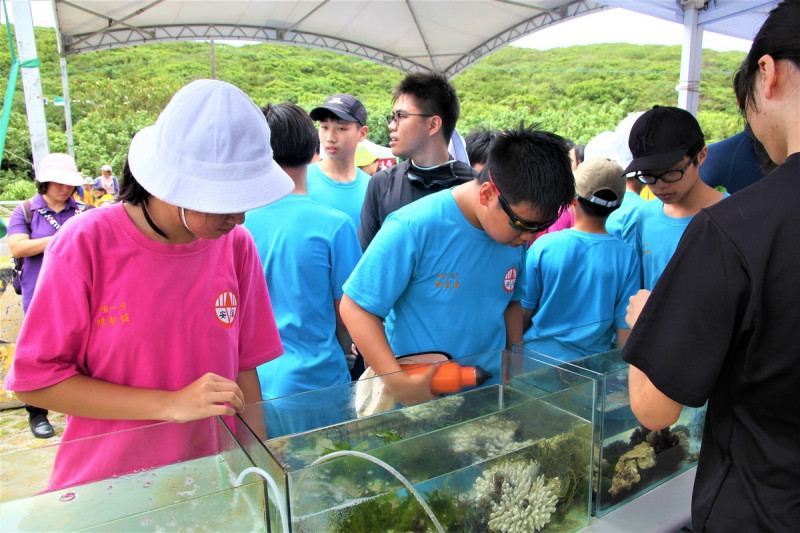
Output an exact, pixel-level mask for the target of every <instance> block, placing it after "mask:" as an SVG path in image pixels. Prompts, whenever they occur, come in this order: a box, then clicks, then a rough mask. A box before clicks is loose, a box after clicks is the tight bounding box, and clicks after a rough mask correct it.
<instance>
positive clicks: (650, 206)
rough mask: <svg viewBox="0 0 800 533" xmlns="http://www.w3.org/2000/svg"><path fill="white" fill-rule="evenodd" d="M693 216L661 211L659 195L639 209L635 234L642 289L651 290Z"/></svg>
mask: <svg viewBox="0 0 800 533" xmlns="http://www.w3.org/2000/svg"><path fill="white" fill-rule="evenodd" d="M692 218H694V217H693V216H691V217H681V218H676V217H671V216H669V215H667V214H666V213H664V202H662V201H661V200H659V199H658V198H654V199H653V200H650V201H649V202H647V203H646V204H644V205H643V206H641V207H640V208H639V209H638V215H637V217H636V224H635V231H634V234H635V235H636V240H635V243H636V250H637V251H638V252H639V254H640V255H639V257H640V258H641V260H642V288H643V289H647V290H649V291H652V290H653V287H655V286H656V283H657V282H658V278H660V277H661V273H662V272H664V268H665V267H666V266H667V263H669V260H670V259H672V254H674V253H675V248H677V247H678V242H679V241H680V240H681V236H682V235H683V231H684V230H685V229H686V226H688V225H689V222H691V221H692Z"/></svg>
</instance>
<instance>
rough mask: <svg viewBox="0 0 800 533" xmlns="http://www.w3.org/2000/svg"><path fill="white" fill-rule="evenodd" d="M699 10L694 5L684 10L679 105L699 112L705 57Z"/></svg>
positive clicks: (695, 112) (678, 86)
mask: <svg viewBox="0 0 800 533" xmlns="http://www.w3.org/2000/svg"><path fill="white" fill-rule="evenodd" d="M697 20H698V12H697V8H696V7H695V6H694V5H687V6H685V7H684V12H683V47H682V48H681V74H680V81H679V83H678V85H677V86H676V87H675V89H676V90H677V91H678V107H681V108H683V109H686V110H687V111H689V112H691V113H692V114H693V115H696V114H697V106H698V102H699V96H700V68H701V65H702V61H701V60H702V57H703V26H701V25H699V24H698V23H697Z"/></svg>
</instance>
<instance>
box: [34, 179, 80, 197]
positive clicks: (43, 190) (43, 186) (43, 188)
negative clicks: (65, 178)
mask: <svg viewBox="0 0 800 533" xmlns="http://www.w3.org/2000/svg"><path fill="white" fill-rule="evenodd" d="M51 183H55V182H54V181H36V192H38V193H39V194H41V195H42V196H44V195H45V194H47V188H48V187H50V184H51ZM77 190H78V188H77V187H75V188H74V189H72V192H73V193H74V192H75V191H77Z"/></svg>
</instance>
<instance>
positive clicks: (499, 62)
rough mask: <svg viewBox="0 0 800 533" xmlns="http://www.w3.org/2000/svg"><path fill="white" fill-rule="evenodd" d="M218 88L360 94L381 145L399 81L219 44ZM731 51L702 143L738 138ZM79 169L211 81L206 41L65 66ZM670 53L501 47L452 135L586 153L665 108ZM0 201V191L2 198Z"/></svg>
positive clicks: (1, 66)
mask: <svg viewBox="0 0 800 533" xmlns="http://www.w3.org/2000/svg"><path fill="white" fill-rule="evenodd" d="M36 35H37V49H38V53H39V58H40V61H41V67H40V71H41V76H42V86H43V92H44V95H45V97H46V98H48V100H49V101H50V102H52V99H53V97H56V96H61V95H62V94H61V92H62V91H61V79H60V69H59V63H58V54H57V51H56V44H55V33H54V32H53V30H52V29H49V28H36ZM214 56H215V66H216V76H217V78H218V79H221V80H225V81H228V82H231V83H233V84H235V85H237V86H239V87H241V88H242V89H243V90H244V91H245V92H247V93H248V94H249V95H250V96H251V97H252V98H253V100H254V101H255V102H256V103H257V104H258V105H263V104H265V103H268V102H280V101H291V102H295V103H297V104H298V105H300V106H301V107H303V108H305V109H306V110H310V109H311V108H312V107H314V106H316V105H319V104H320V103H321V102H322V101H323V100H324V99H325V97H327V96H329V95H330V94H333V93H337V92H346V93H351V94H354V95H356V96H358V97H359V98H360V99H361V100H362V101H363V102H364V104H365V106H366V107H367V110H368V111H369V113H370V114H369V126H370V133H369V138H370V140H372V141H374V142H377V143H380V144H385V143H386V142H387V140H388V130H387V128H386V124H385V121H384V118H383V117H384V116H385V115H386V114H387V113H388V112H389V111H390V110H391V92H392V88H393V86H394V85H395V84H396V83H397V82H398V81H399V80H400V79H401V78H402V77H403V73H401V72H399V71H396V70H394V69H391V68H388V67H384V66H380V65H375V64H373V63H370V62H368V61H365V60H360V59H356V58H352V57H349V56H343V55H339V54H334V53H329V52H321V51H318V50H312V49H305V48H300V47H290V46H281V45H273V44H257V45H247V46H242V47H234V46H230V45H224V44H217V45H216V47H215V54H214ZM743 57H744V54H743V53H740V52H725V53H719V52H714V51H712V50H706V51H705V52H704V56H703V77H702V84H701V92H700V94H701V98H700V109H699V113H698V118H699V121H700V123H701V125H702V126H703V129H704V131H705V132H706V136H707V139H708V140H709V141H710V142H711V141H715V140H719V139H722V138H724V137H727V136H729V135H732V134H733V133H736V132H737V131H739V130H740V129H741V127H742V120H741V118H740V116H739V114H738V111H737V109H736V105H735V101H734V98H733V91H732V90H731V78H732V76H733V72H734V71H735V69H736V68H737V66H738V65H739V63H740V62H741V61H742V59H743ZM67 63H68V72H69V87H70V98H71V100H72V122H73V135H74V141H75V152H76V159H77V162H78V166H79V168H80V169H81V171H83V172H84V173H85V174H87V175H97V174H98V171H99V167H100V165H101V164H103V163H106V162H108V163H110V164H111V165H112V166H113V167H114V170H115V172H116V173H117V174H119V173H120V171H121V169H122V165H123V163H124V160H125V155H126V151H127V146H128V143H129V141H130V138H131V136H132V135H133V134H134V133H135V132H136V131H137V130H139V129H140V128H141V127H143V126H145V125H148V124H150V123H152V122H153V121H155V119H156V117H157V115H158V112H159V111H160V110H161V109H162V108H163V106H164V105H165V104H166V102H167V101H168V99H169V97H170V96H171V95H172V94H173V93H174V92H175V91H176V90H177V89H178V88H180V87H181V86H183V85H184V84H185V83H186V82H188V81H191V80H194V79H197V78H207V77H210V76H211V45H210V44H209V43H194V42H176V43H168V44H153V45H144V46H137V47H129V48H118V49H113V50H103V51H98V52H91V53H86V54H80V55H77V56H70V57H68V58H67ZM10 65H11V63H10V55H9V50H8V45H7V43H6V45H5V46H4V47H3V48H1V49H0V72H1V73H2V79H0V90H2V91H3V93H5V89H6V84H7V81H8V73H9V71H10ZM679 71H680V47H678V46H652V45H647V46H638V45H631V44H608V45H592V46H575V47H569V48H556V49H552V50H547V51H538V50H529V49H521V48H514V47H505V48H503V49H501V50H499V51H497V52H495V53H494V54H492V55H490V56H489V57H487V58H484V59H483V60H482V61H480V62H479V63H477V64H475V65H473V66H472V67H470V68H469V69H467V70H466V71H464V72H462V73H461V74H460V75H458V76H457V77H456V78H455V79H454V80H453V84H454V85H455V86H456V88H457V90H458V93H459V96H460V98H461V109H462V111H461V120H460V122H459V130H460V131H461V132H462V133H464V134H466V133H468V132H469V131H470V130H472V129H474V128H475V127H478V126H483V127H488V128H507V127H512V126H515V125H517V124H519V122H520V121H524V122H525V123H526V124H528V123H532V122H533V123H536V124H538V125H539V126H540V127H541V128H543V129H548V130H551V131H554V132H556V133H559V134H561V135H564V136H566V137H568V138H570V139H572V140H574V141H575V142H577V143H582V144H585V143H586V142H588V141H589V140H590V139H591V138H592V137H593V136H595V135H596V134H598V133H600V132H602V131H604V130H610V129H614V127H615V125H616V124H617V123H618V122H619V121H620V120H621V119H622V118H623V117H624V116H625V115H626V114H628V113H629V112H631V111H639V110H644V109H647V108H649V107H651V106H652V105H654V104H662V105H675V104H676V103H677V92H676V91H675V85H676V84H677V80H678V77H679V76H678V75H679ZM46 115H47V120H48V123H49V125H50V127H49V138H50V149H51V151H66V147H67V141H66V134H65V120H64V108H63V107H57V106H54V105H52V103H51V104H50V105H48V106H47V107H46ZM29 143H30V141H29V136H28V130H27V124H26V119H25V111H24V102H23V93H22V82H21V81H19V82H18V87H17V93H16V97H15V100H14V106H13V111H12V115H11V123H10V127H9V131H8V137H7V140H6V149H5V153H4V156H3V162H2V166H1V167H0V198H3V197H4V196H5V197H9V196H13V195H14V194H15V193H14V192H13V191H12V189H16V188H18V187H11V186H10V184H11V183H12V182H14V181H15V180H19V179H24V180H30V179H31V178H32V173H31V170H30V160H31V154H30V146H29ZM3 191H4V192H3Z"/></svg>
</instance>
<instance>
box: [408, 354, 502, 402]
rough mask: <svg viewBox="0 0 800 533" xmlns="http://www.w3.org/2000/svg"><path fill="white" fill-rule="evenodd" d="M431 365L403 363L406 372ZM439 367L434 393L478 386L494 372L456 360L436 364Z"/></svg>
mask: <svg viewBox="0 0 800 533" xmlns="http://www.w3.org/2000/svg"><path fill="white" fill-rule="evenodd" d="M428 366H430V365H426V364H411V365H402V368H403V371H404V372H409V373H416V372H421V371H422V370H423V369H425V368H427V367H428ZM436 366H437V367H438V369H437V370H436V373H435V374H434V375H433V379H431V392H432V393H433V394H452V393H454V392H459V391H460V390H461V389H463V388H465V387H476V386H479V385H483V383H484V382H485V381H486V380H487V379H489V378H490V377H492V374H490V373H489V372H487V371H485V370H484V369H482V368H481V367H479V366H461V365H459V364H458V363H456V362H454V361H447V362H445V363H439V364H438V365H436Z"/></svg>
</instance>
